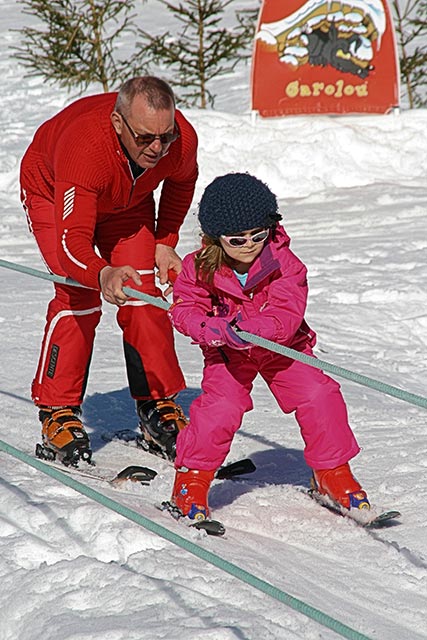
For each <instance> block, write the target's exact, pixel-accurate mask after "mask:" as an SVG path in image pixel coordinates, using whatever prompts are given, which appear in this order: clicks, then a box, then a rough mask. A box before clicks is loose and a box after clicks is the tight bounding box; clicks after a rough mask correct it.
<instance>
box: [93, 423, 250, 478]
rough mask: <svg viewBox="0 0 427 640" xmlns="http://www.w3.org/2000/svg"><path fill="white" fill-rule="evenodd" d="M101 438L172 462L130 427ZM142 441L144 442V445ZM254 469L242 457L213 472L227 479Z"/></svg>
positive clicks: (103, 435) (246, 459)
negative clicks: (149, 445)
mask: <svg viewBox="0 0 427 640" xmlns="http://www.w3.org/2000/svg"><path fill="white" fill-rule="evenodd" d="M101 438H102V440H104V442H116V443H118V444H122V445H124V446H126V447H136V448H137V449H140V450H141V449H142V451H146V452H148V453H150V454H152V455H153V454H154V455H156V456H158V457H162V458H163V459H165V460H166V461H167V462H169V463H170V464H172V462H171V461H170V460H168V459H167V458H165V456H161V455H160V454H159V453H158V452H157V451H150V450H148V449H147V448H146V446H144V445H145V442H146V441H145V440H144V439H143V438H141V437H140V436H139V435H138V434H137V433H135V431H132V430H131V429H121V430H119V431H115V432H114V433H103V434H102V435H101ZM142 443H144V445H143V444H142ZM254 471H256V466H255V464H254V463H253V462H252V460H251V459H250V458H243V459H242V460H236V462H230V463H229V464H225V465H223V466H222V467H220V468H219V469H218V471H217V472H216V474H215V478H216V479H217V480H229V479H231V478H234V477H236V476H241V475H246V474H249V473H253V472H254Z"/></svg>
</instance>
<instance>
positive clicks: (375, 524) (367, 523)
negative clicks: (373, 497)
mask: <svg viewBox="0 0 427 640" xmlns="http://www.w3.org/2000/svg"><path fill="white" fill-rule="evenodd" d="M307 493H308V495H309V496H310V497H311V498H312V499H313V500H314V501H315V502H317V504H319V505H320V506H322V507H325V508H326V509H328V510H329V511H331V512H332V513H335V514H337V515H339V516H343V517H344V518H348V519H349V520H352V521H353V522H355V523H356V524H357V525H359V526H360V527H363V528H365V529H375V528H380V527H383V526H385V525H387V523H389V524H390V523H391V521H392V520H397V519H398V518H400V517H401V513H400V511H397V510H394V509H390V510H384V511H380V512H378V511H377V510H376V509H375V508H371V509H352V510H348V509H346V508H345V507H343V506H342V505H340V504H338V503H337V502H334V501H333V500H331V498H329V496H325V495H322V494H321V493H319V492H318V491H314V490H313V489H309V490H308V492H307Z"/></svg>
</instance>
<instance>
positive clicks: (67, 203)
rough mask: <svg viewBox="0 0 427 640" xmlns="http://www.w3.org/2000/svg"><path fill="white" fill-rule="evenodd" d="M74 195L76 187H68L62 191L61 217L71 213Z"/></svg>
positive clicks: (66, 216) (63, 217)
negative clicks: (62, 206) (62, 205)
mask: <svg viewBox="0 0 427 640" xmlns="http://www.w3.org/2000/svg"><path fill="white" fill-rule="evenodd" d="M75 195H76V187H70V189H67V191H65V192H64V210H63V214H62V219H63V220H65V218H68V216H69V215H70V214H71V213H73V209H74V197H75Z"/></svg>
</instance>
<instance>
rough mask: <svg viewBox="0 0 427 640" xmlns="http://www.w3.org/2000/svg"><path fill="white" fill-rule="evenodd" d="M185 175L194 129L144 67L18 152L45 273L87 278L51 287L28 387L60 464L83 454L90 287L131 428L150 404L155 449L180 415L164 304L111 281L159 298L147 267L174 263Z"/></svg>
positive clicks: (193, 169)
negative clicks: (119, 340)
mask: <svg viewBox="0 0 427 640" xmlns="http://www.w3.org/2000/svg"><path fill="white" fill-rule="evenodd" d="M197 175H198V168H197V136H196V133H195V131H194V129H193V127H192V126H191V124H190V123H189V122H188V121H187V120H186V119H185V117H184V116H183V114H182V113H181V112H180V111H178V110H177V109H176V108H175V102H174V96H173V93H172V90H171V89H170V87H169V85H168V84H167V83H165V82H163V81H162V80H160V79H159V78H155V77H152V76H144V77H141V78H133V79H132V80H129V81H128V82H126V83H125V84H124V85H123V87H122V88H121V89H120V91H119V93H107V94H102V95H94V96H91V97H86V98H82V99H80V100H77V101H76V102H74V103H72V104H71V105H70V106H68V107H66V108H65V109H64V110H62V111H61V112H59V113H58V114H57V115H56V116H54V117H53V118H51V119H50V120H48V121H47V122H45V123H44V124H42V125H41V126H40V128H39V129H38V130H37V132H36V134H35V136H34V138H33V141H32V142H31V144H30V146H29V148H28V149H27V151H26V153H25V155H24V157H23V160H22V164H21V175H20V178H21V198H22V203H23V205H24V209H25V211H26V213H27V217H28V222H29V226H30V230H31V231H32V233H33V234H34V236H35V239H36V241H37V243H38V246H39V249H40V251H41V253H42V256H43V258H44V261H45V263H46V265H47V267H48V269H49V271H51V272H53V273H55V274H58V275H60V276H69V277H71V278H73V279H74V280H77V281H78V282H80V283H81V284H83V285H85V286H86V287H90V288H89V289H86V288H80V287H74V286H65V285H62V284H55V297H54V298H53V299H52V301H51V302H50V304H49V307H48V311H47V321H46V327H45V333H44V338H43V343H42V348H41V354H40V359H39V363H38V368H37V372H36V376H35V378H34V381H33V384H32V398H33V400H34V402H35V404H36V405H37V406H38V407H40V414H39V415H40V419H41V422H42V424H43V428H42V435H43V444H44V445H45V446H46V447H47V448H49V449H50V450H52V451H54V452H55V455H57V454H58V453H61V454H62V461H63V462H65V463H66V464H69V463H72V464H75V463H77V462H78V459H79V457H86V458H89V459H90V455H91V452H90V449H89V440H88V437H87V434H86V432H85V430H84V428H83V425H82V423H81V421H80V418H79V416H80V406H81V404H82V401H83V397H84V392H85V387H86V381H87V376H88V369H89V364H90V359H91V354H92V348H93V341H94V338H95V329H96V327H97V325H98V323H99V321H100V318H101V298H100V293H102V295H103V297H104V298H105V300H107V301H108V302H110V303H112V304H116V305H118V312H117V321H118V324H119V326H120V328H121V330H122V332H123V344H124V354H125V361H126V369H127V376H128V381H129V389H130V393H131V395H132V397H133V398H135V399H136V400H137V406H138V413H139V415H140V417H141V427H144V424H145V422H146V418H147V415H148V414H150V415H151V414H152V413H153V410H154V417H153V419H152V423H153V424H154V425H157V430H158V431H159V429H160V432H156V433H154V434H152V435H154V436H156V435H157V436H158V438H157V444H159V445H160V446H163V445H164V444H165V443H164V442H163V441H162V437H163V434H162V430H161V427H159V425H161V424H163V423H164V422H165V421H166V422H167V423H168V424H169V423H170V420H172V422H173V424H175V425H176V426H177V425H180V424H181V423H180V420H181V418H183V415H182V413H181V410H180V407H179V406H178V405H176V404H175V403H174V402H173V399H172V398H173V396H174V395H175V394H177V393H178V392H179V391H181V390H182V389H183V388H185V382H184V378H183V375H182V372H181V370H180V368H179V365H178V361H177V357H176V354H175V350H174V342H173V332H172V328H171V325H170V322H169V320H168V318H167V315H166V311H164V310H163V309H159V308H158V307H155V306H153V305H149V304H147V303H145V302H143V301H140V300H137V299H134V298H129V297H128V296H126V295H125V293H124V292H123V287H124V286H132V287H133V288H135V289H137V290H139V291H143V292H145V293H148V294H150V295H152V296H158V297H160V296H161V295H162V293H161V291H160V289H159V288H158V287H156V285H155V274H154V269H155V267H157V268H158V276H159V280H160V283H161V284H165V283H167V282H168V270H173V271H175V272H179V271H180V269H181V261H180V259H179V257H178V255H177V254H176V253H175V251H174V247H175V246H176V244H177V242H178V233H179V229H180V227H181V224H182V222H183V220H184V217H185V215H186V214H187V212H188V209H189V207H190V204H191V201H192V198H193V193H194V187H195V182H196V179H197ZM161 183H162V187H161V194H160V200H159V204H158V208H157V212H156V205H155V200H154V196H153V192H154V190H155V189H156V188H157V187H158V186H159V185H160V184H161ZM165 399H166V400H165ZM143 423H144V424H143ZM145 426H146V425H145ZM169 426H170V424H169ZM170 431H171V429H169V430H168V433H169V435H170ZM174 435H175V438H176V433H175V434H174ZM146 436H147V439H149V438H150V435H149V434H148V433H146ZM159 441H160V442H159ZM153 442H154V443H156V438H154V439H153ZM173 444H174V443H173ZM170 446H172V445H171V444H170V443H168V454H171V452H170V451H169V447H170ZM84 452H86V453H84ZM83 454H84V455H83Z"/></svg>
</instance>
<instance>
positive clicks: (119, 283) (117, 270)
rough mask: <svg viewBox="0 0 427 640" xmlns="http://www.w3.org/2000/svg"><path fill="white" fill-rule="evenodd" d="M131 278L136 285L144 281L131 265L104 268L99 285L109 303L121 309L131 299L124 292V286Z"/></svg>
mask: <svg viewBox="0 0 427 640" xmlns="http://www.w3.org/2000/svg"><path fill="white" fill-rule="evenodd" d="M129 278H131V279H132V280H133V281H134V283H135V284H136V285H141V284H142V281H141V278H140V276H139V273H138V271H136V270H135V269H134V268H133V267H131V266H130V265H125V266H124V267H104V268H103V269H101V271H100V272H99V284H100V287H101V291H102V295H103V296H104V298H105V300H106V301H107V302H111V304H116V305H117V306H119V307H121V306H122V305H123V304H124V303H125V302H126V300H128V299H129V297H128V296H127V295H126V294H125V293H124V292H123V284H124V283H125V282H126V280H128V279H129Z"/></svg>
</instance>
